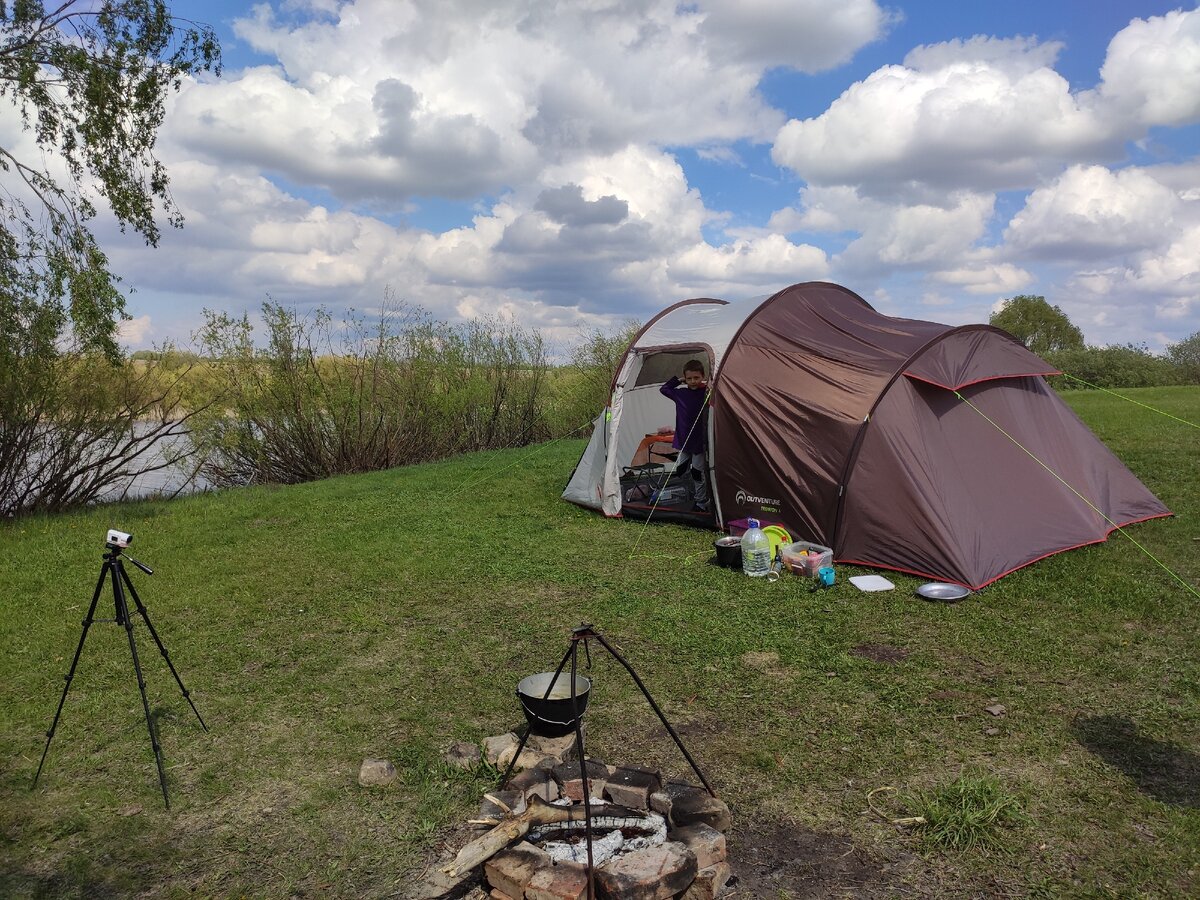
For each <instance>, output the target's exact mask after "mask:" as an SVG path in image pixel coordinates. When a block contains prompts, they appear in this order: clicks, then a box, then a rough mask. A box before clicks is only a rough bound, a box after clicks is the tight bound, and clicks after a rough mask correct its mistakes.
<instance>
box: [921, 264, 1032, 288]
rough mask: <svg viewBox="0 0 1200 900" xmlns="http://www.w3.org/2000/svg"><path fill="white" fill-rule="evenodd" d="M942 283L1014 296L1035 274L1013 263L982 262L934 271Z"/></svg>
mask: <svg viewBox="0 0 1200 900" xmlns="http://www.w3.org/2000/svg"><path fill="white" fill-rule="evenodd" d="M932 277H933V279H934V280H935V281H939V282H941V283H942V284H950V285H955V286H957V287H961V288H962V289H963V290H965V291H967V293H970V294H1004V295H1006V296H1012V295H1013V294H1016V293H1019V292H1020V291H1021V289H1022V288H1024V287H1026V286H1028V285H1029V284H1031V283H1032V282H1033V275H1031V274H1030V273H1029V272H1027V271H1025V270H1024V269H1022V268H1020V267H1018V266H1014V265H1012V264H1011V263H989V262H980V263H976V264H974V265H965V266H962V267H959V268H955V269H945V270H942V271H940V272H934V273H933V276H932Z"/></svg>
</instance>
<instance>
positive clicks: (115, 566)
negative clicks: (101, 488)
mask: <svg viewBox="0 0 1200 900" xmlns="http://www.w3.org/2000/svg"><path fill="white" fill-rule="evenodd" d="M104 546H105V547H106V548H107V549H108V552H107V553H105V554H104V565H103V566H102V567H101V569H100V578H99V579H98V580H97V581H96V591H95V593H93V594H92V605H91V606H89V607H88V611H87V618H85V619H84V620H83V633H82V634H81V635H79V646H78V647H76V648H75V658H74V659H73V660H71V670H70V671H69V672H67V674H66V675H65V676H64V677H65V679H66V682H67V683H66V685H64V686H63V692H62V696H61V697H60V698H59V700H58V710H57V711H56V712H55V713H54V721H53V722H51V723H50V730H49V731H47V732H46V749H45V750H43V751H42V761H41V762H40V763H38V770H37V774H36V775H34V776H33V786H34V787H37V783H38V779H39V778H41V776H42V766H44V765H45V764H46V754H48V753H49V752H50V742H51V741H52V740H54V731H55V729H56V728H58V719H59V716H61V715H62V711H63V704H64V703H66V702H67V691H69V690H70V689H71V680H72V679H73V678H74V677H75V667H76V666H78V665H79V656H80V654H81V653H83V642H84V641H85V640H87V634H88V629H89V628H91V627H92V622H93V621H96V620H95V619H94V616H95V613H96V603H97V601H99V599H100V591H101V590H103V588H104V581H105V579H106V578H109V577H110V576H111V578H112V590H113V604H114V607H115V609H116V618H114V619H100V620H99V621H101V622H116V623H117V624H118V625H123V626H124V627H125V634H126V635H127V636H128V637H129V653H130V655H131V656H132V657H133V671H134V672H135V673H136V674H137V684H138V691H139V692H140V693H141V695H142V710H143V711H144V712H145V713H146V729H147V730H148V731H149V732H150V746H152V747H153V748H154V761H155V762H156V763H157V764H158V783H159V785H161V787H162V795H163V802H164V803H165V804H166V805H167V809H170V808H171V800H170V798H169V797H168V796H167V775H166V773H165V772H164V771H163V761H162V749H161V748H160V747H159V745H158V733H157V732H156V730H155V728H154V720H153V719H152V718H151V716H150V703H149V701H148V700H147V699H146V681H145V679H144V678H142V665H141V663H140V662H139V661H138V652H137V644H136V643H135V642H134V640H133V618H132V616H130V614H129V606H128V604H127V603H126V602H125V588H129V594H130V596H132V597H133V602H134V604H135V605H136V606H137V612H138V613H139V614H140V615H141V617H142V619H143V620H144V621H145V623H146V627H147V628H148V629H149V630H150V636H151V637H152V638H154V643H156V644H158V649H159V652H160V653H162V657H163V659H165V660H166V661H167V666H168V667H169V668H170V669H171V674H172V675H174V676H175V681H176V683H178V685H179V689H180V690H181V691H183V696H184V699H185V700H187V702H188V704H189V705H190V706H191V707H192V712H194V713H195V714H196V718H197V719H199V720H200V727H201V728H203V729H204V730H205V731H208V726H207V725H205V724H204V719H202V718H200V711H199V710H198V709H196V704H195V703H192V698H191V695H190V693H189V692H188V689H187V688H186V687H184V686H183V679H181V678H180V677H179V673H178V672H176V671H175V666H174V664H173V663H172V662H171V655H170V654H169V653H167V648H166V647H164V646H163V642H162V639H161V638H160V637H159V636H158V632H157V631H155V630H154V626H153V625H152V624H150V615H149V613H147V612H146V607H145V606H144V605H143V604H142V601H141V598H140V597H138V593H137V591H136V590H135V589H134V587H133V582H132V581H130V580H129V575H128V574H127V573H126V571H125V566H124V564H123V563H122V562H121V547H120V546H118V545H117V544H114V543H111V542H110V543H106V544H105V545H104ZM128 559H129V561H130V562H131V563H133V564H134V565H135V566H137V567H138V568H139V569H141V570H142V571H143V572H145V573H146V574H147V575H153V574H154V571H153V570H152V569H151V568H150V567H149V566H147V565H146V564H145V563H141V562H138V561H137V560H136V559H134V558H133V557H132V556H130V557H128Z"/></svg>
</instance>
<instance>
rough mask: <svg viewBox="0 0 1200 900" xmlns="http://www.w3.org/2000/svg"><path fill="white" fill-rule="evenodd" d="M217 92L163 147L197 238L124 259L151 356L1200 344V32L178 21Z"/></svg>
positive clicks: (1144, 11) (829, 15) (791, 8)
mask: <svg viewBox="0 0 1200 900" xmlns="http://www.w3.org/2000/svg"><path fill="white" fill-rule="evenodd" d="M172 8H173V10H174V11H175V12H176V13H177V14H178V15H180V16H183V17H188V18H193V19H198V20H204V21H208V22H210V23H212V24H213V25H214V26H215V27H216V29H217V31H218V34H219V35H220V37H221V39H222V43H223V46H224V51H225V71H224V74H223V76H222V77H221V78H220V79H204V80H202V81H200V82H197V83H190V84H188V85H186V86H185V88H184V90H182V91H181V92H180V94H179V95H178V96H177V97H176V98H174V99H173V101H172V106H171V109H170V112H169V115H168V119H167V121H166V123H165V125H164V127H163V131H162V135H161V140H160V144H159V152H160V156H161V157H162V159H163V160H164V162H166V163H167V165H168V167H169V170H170V172H171V175H172V190H173V194H174V197H175V199H176V201H177V202H178V204H179V206H180V207H181V208H182V209H183V211H184V213H185V216H186V217H187V225H186V226H185V228H184V230H183V231H181V232H173V233H171V234H169V235H167V236H166V238H165V239H164V241H163V242H162V246H160V248H159V249H157V250H150V249H147V248H145V247H143V246H141V245H140V244H138V243H136V242H134V241H132V240H128V239H122V238H121V237H120V236H119V235H117V234H115V233H109V234H106V241H108V247H109V249H110V253H111V256H112V259H113V262H114V265H115V266H116V268H117V269H118V271H120V273H121V274H122V276H123V277H124V279H125V283H126V284H127V285H128V286H130V287H131V288H133V289H134V291H135V292H134V293H133V294H131V296H130V298H129V303H128V309H129V312H130V314H131V316H132V317H133V319H132V321H131V322H130V323H128V325H127V328H126V335H127V341H128V343H129V345H130V346H131V347H138V346H146V345H149V344H150V343H154V342H160V341H163V340H168V339H170V340H175V341H178V342H182V343H186V342H187V339H188V336H189V335H190V333H191V331H192V330H193V329H195V328H196V327H197V326H198V324H199V323H200V321H201V310H202V309H204V308H209V309H222V310H226V311H230V312H241V311H243V310H249V311H251V312H253V311H254V310H255V309H257V307H258V306H259V304H260V303H261V302H262V301H263V300H265V299H267V298H271V299H274V300H277V301H280V302H284V303H288V304H294V305H296V306H297V307H298V308H300V309H309V308H311V307H313V306H315V305H325V306H327V307H330V308H332V309H333V310H334V311H335V312H336V311H338V310H340V309H342V308H346V307H354V308H356V309H359V310H372V309H375V308H378V307H379V306H380V305H381V304H383V303H384V302H385V298H389V297H390V298H393V299H392V302H394V301H395V300H402V301H405V302H409V303H412V304H416V305H420V306H422V307H424V308H426V309H428V310H429V311H430V312H432V313H433V314H434V315H436V316H438V317H439V318H443V319H449V320H456V319H463V318H470V317H476V316H499V317H504V318H509V319H513V320H515V321H518V322H520V323H522V324H524V325H527V326H529V327H534V328H539V329H542V330H543V331H544V332H545V333H546V335H547V336H548V337H549V338H550V339H551V341H552V342H555V343H556V344H558V345H560V346H566V345H568V344H569V343H570V342H571V341H572V340H573V339H574V338H575V337H576V336H577V335H578V333H579V330H580V329H591V328H612V327H616V326H617V325H619V324H620V323H622V322H624V321H627V320H628V319H641V320H645V319H646V318H647V317H649V316H650V315H652V314H653V313H654V312H655V311H657V310H658V309H660V308H661V307H663V306H665V305H666V304H668V303H671V302H674V301H675V300H678V299H682V298H685V297H690V296H717V297H726V298H729V299H737V298H741V297H748V296H757V295H761V294H765V293H769V292H771V291H774V290H777V289H779V288H782V287H785V286H787V285H788V284H791V283H794V282H797V281H806V280H814V279H822V280H830V281H836V282H838V283H840V284H844V285H846V286H847V287H849V288H851V289H852V290H855V291H857V292H858V293H860V294H861V295H863V296H864V297H865V298H866V299H867V300H868V301H869V302H871V303H872V304H873V305H875V306H876V307H877V308H878V309H880V310H882V311H884V312H886V313H889V314H892V315H898V316H907V317H912V318H922V319H932V320H935V321H942V322H947V323H950V324H962V323H967V322H977V321H986V320H987V317H988V315H989V314H990V313H991V312H992V311H993V310H994V309H995V308H996V306H997V304H998V303H1000V302H1001V301H1002V300H1003V299H1004V298H1006V297H1011V296H1014V295H1016V294H1022V293H1031V294H1041V295H1043V296H1045V297H1046V298H1047V299H1048V300H1050V302H1052V303H1056V304H1058V305H1059V306H1061V307H1062V308H1063V309H1064V310H1065V311H1066V312H1067V313H1068V314H1069V315H1070V317H1071V319H1072V321H1074V322H1075V323H1076V324H1077V325H1079V326H1080V327H1081V328H1082V329H1083V331H1084V334H1085V336H1086V337H1087V339H1088V341H1089V342H1090V343H1094V344H1109V343H1119V344H1124V343H1128V342H1133V343H1139V344H1141V343H1144V344H1146V345H1148V346H1149V347H1150V348H1151V349H1154V350H1159V349H1162V348H1163V347H1165V346H1166V345H1168V344H1169V343H1171V342H1172V341H1177V340H1181V339H1183V338H1184V337H1187V336H1188V335H1190V334H1192V333H1194V332H1196V331H1197V330H1200V158H1198V152H1200V12H1198V11H1197V10H1196V8H1195V3H1188V4H1184V5H1179V4H1171V3H1157V2H1140V3H1120V2H1108V3H1082V2H1069V3H1046V2H1028V0H1011V2H1006V3H1004V4H997V3H962V2H948V0H945V2H944V0H937V2H932V0H930V2H899V3H892V4H886V5H885V4H881V3H876V2H874V0H836V2H821V0H790V2H783V0H738V2H733V0H709V2H695V3H689V4H677V3H674V2H658V0H611V2H609V0H580V2H576V3H572V4H557V5H553V4H546V3H534V2H508V0H497V2H493V3H488V4H479V3H477V2H473V0H458V2H456V0H446V2H437V3H435V2H426V0H414V2H396V0H354V2H336V0H289V2H282V3H281V2H274V3H260V4H243V3H234V2H200V0H189V2H176V3H173V4H172Z"/></svg>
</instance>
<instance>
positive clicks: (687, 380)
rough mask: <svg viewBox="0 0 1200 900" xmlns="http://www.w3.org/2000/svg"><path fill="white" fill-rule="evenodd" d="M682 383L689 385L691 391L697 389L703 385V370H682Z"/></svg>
mask: <svg viewBox="0 0 1200 900" xmlns="http://www.w3.org/2000/svg"><path fill="white" fill-rule="evenodd" d="M683 383H684V384H686V385H687V386H688V387H690V388H691V389H692V390H693V391H698V390H700V388H702V387H704V373H703V372H684V373H683Z"/></svg>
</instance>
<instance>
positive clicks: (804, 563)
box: [780, 541, 833, 578]
mask: <svg viewBox="0 0 1200 900" xmlns="http://www.w3.org/2000/svg"><path fill="white" fill-rule="evenodd" d="M780 550H782V552H783V564H784V565H785V566H787V567H788V568H789V569H791V570H792V571H793V572H794V573H795V574H797V575H807V576H808V577H809V578H816V577H817V573H818V572H820V571H821V569H823V568H826V567H830V566H832V565H833V551H832V550H830V549H829V548H828V547H822V546H821V545H820V544H810V543H808V542H807V541H796V542H795V543H792V544H785V545H784V546H783V547H781V548H780Z"/></svg>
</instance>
